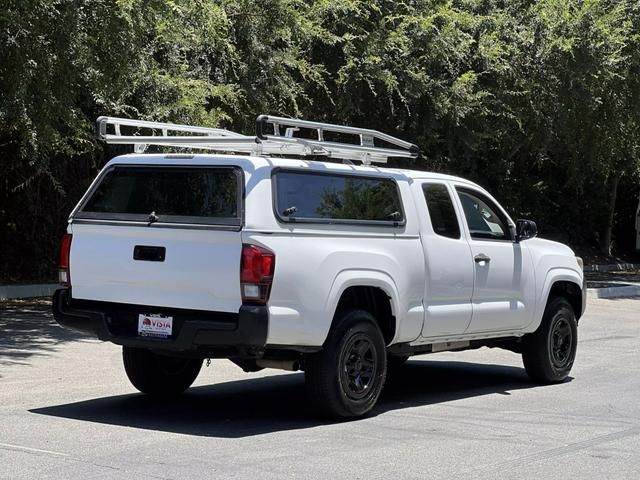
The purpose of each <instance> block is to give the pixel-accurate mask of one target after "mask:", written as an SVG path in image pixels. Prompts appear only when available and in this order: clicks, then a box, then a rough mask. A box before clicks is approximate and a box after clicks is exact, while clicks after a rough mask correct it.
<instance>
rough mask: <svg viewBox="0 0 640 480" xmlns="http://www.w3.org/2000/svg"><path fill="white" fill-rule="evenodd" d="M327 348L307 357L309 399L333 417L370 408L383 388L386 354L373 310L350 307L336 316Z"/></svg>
mask: <svg viewBox="0 0 640 480" xmlns="http://www.w3.org/2000/svg"><path fill="white" fill-rule="evenodd" d="M336 321H337V323H336V325H335V326H334V327H333V328H332V329H331V332H330V333H329V337H328V338H327V341H326V343H325V346H324V348H323V349H322V350H321V351H320V352H318V353H314V354H311V355H309V356H307V358H306V359H305V383H306V387H307V392H308V395H309V400H310V402H311V403H312V405H313V406H314V407H315V408H316V410H317V411H319V413H321V414H322V415H323V416H326V417H330V418H354V417H359V416H362V415H364V414H366V413H367V412H369V411H370V410H371V409H372V408H373V407H374V405H375V404H376V402H377V401H378V397H379V396H380V393H381V392H382V388H383V386H384V382H385V378H386V374H387V354H386V350H385V343H384V339H383V337H382V333H381V332H380V328H379V327H378V325H377V324H376V322H375V319H374V318H373V316H371V314H369V313H368V312H365V311H363V310H350V311H347V312H344V313H342V314H341V315H340V316H339V318H337V319H336Z"/></svg>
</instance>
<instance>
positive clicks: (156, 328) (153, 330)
mask: <svg viewBox="0 0 640 480" xmlns="http://www.w3.org/2000/svg"><path fill="white" fill-rule="evenodd" d="M172 331H173V317H167V316H165V315H157V314H151V315H147V314H142V313H141V314H140V315H138V334H139V335H142V336H143V337H168V336H170V335H171V333H172Z"/></svg>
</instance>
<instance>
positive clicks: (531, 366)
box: [522, 297, 578, 383]
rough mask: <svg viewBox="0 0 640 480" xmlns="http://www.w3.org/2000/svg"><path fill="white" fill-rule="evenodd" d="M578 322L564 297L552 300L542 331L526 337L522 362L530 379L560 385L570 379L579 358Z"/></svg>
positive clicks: (544, 318)
mask: <svg viewBox="0 0 640 480" xmlns="http://www.w3.org/2000/svg"><path fill="white" fill-rule="evenodd" d="M577 345H578V322H577V320H576V316H575V313H574V311H573V307H571V304H570V303H569V302H568V301H567V300H566V299H564V298H562V297H556V298H552V299H551V300H549V303H548V304H547V307H546V308H545V312H544V315H543V317H542V323H541V324H540V327H538V330H536V331H535V332H534V333H531V334H529V335H527V336H525V337H524V339H523V350H522V360H523V362H524V367H525V369H526V370H527V374H528V375H529V377H530V378H531V379H532V380H534V381H536V382H539V383H558V382H562V381H563V380H565V379H566V378H567V377H568V376H569V372H570V371H571V367H572V366H573V362H574V360H575V357H576V349H577Z"/></svg>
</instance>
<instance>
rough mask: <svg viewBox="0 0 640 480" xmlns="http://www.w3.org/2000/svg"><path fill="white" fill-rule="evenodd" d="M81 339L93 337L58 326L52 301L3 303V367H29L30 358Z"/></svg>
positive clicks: (0, 359)
mask: <svg viewBox="0 0 640 480" xmlns="http://www.w3.org/2000/svg"><path fill="white" fill-rule="evenodd" d="M82 338H90V337H88V336H86V335H84V334H82V333H79V332H74V331H72V330H69V329H66V328H62V327H61V326H60V325H58V324H57V323H56V321H55V320H54V319H53V314H52V313H51V301H50V300H49V299H41V300H29V301H20V300H13V301H6V302H1V303H0V366H1V365H15V364H28V362H27V360H28V359H29V357H32V356H34V355H35V356H37V355H45V354H47V353H51V352H54V351H55V350H57V348H58V346H59V345H61V344H63V343H66V342H71V341H76V340H79V339H82Z"/></svg>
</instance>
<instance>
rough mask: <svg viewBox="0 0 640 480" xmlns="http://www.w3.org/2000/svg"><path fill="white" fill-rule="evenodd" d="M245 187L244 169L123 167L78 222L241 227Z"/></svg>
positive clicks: (104, 182) (105, 179) (95, 192)
mask: <svg viewBox="0 0 640 480" xmlns="http://www.w3.org/2000/svg"><path fill="white" fill-rule="evenodd" d="M242 182H243V180H242V171H241V169H240V168H238V167H196V166H194V167H183V166H176V167H173V166H162V167H158V166H153V167H147V166H131V165H117V166H114V167H112V168H111V169H109V170H107V171H106V172H105V173H104V174H103V175H102V177H101V178H100V179H99V181H98V183H97V184H96V186H95V187H94V188H93V189H92V191H91V192H90V193H89V195H88V196H87V199H86V200H85V201H84V202H83V204H82V205H81V206H80V208H79V209H78V212H77V213H76V214H75V215H74V218H82V219H98V220H116V221H138V222H139V221H142V222H149V223H155V222H158V223H183V224H189V223H194V224H204V225H222V226H237V227H240V225H241V222H242V214H241V212H242V191H243V188H242V185H243V183H242Z"/></svg>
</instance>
